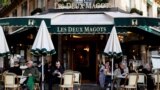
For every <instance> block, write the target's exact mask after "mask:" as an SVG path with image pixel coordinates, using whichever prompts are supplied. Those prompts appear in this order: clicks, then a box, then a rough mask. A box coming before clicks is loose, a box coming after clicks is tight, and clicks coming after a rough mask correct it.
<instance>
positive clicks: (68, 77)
mask: <svg viewBox="0 0 160 90" xmlns="http://www.w3.org/2000/svg"><path fill="white" fill-rule="evenodd" d="M73 82H74V74H73V73H72V72H65V73H64V74H63V75H62V78H61V82H60V90H65V89H66V88H68V89H71V90H73Z"/></svg>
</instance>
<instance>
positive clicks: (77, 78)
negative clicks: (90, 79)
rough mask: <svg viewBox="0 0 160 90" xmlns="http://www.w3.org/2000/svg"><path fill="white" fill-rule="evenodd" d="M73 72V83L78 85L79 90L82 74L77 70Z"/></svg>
mask: <svg viewBox="0 0 160 90" xmlns="http://www.w3.org/2000/svg"><path fill="white" fill-rule="evenodd" d="M73 73H74V85H77V86H78V90H80V86H81V79H82V75H81V73H80V72H79V71H73Z"/></svg>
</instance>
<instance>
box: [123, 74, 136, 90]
mask: <svg viewBox="0 0 160 90" xmlns="http://www.w3.org/2000/svg"><path fill="white" fill-rule="evenodd" d="M138 78H139V75H138V73H130V74H128V76H127V77H126V80H127V79H128V85H124V87H122V88H123V89H126V90H129V89H134V90H137V82H138Z"/></svg>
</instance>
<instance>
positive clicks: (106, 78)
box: [104, 61, 111, 87]
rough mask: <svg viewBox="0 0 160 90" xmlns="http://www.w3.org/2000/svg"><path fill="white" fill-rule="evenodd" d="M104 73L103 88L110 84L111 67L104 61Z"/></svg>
mask: <svg viewBox="0 0 160 90" xmlns="http://www.w3.org/2000/svg"><path fill="white" fill-rule="evenodd" d="M104 73H105V75H106V76H105V86H106V87H108V86H110V84H111V66H110V62H109V61H106V63H105V69H104Z"/></svg>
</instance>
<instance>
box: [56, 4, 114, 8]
mask: <svg viewBox="0 0 160 90" xmlns="http://www.w3.org/2000/svg"><path fill="white" fill-rule="evenodd" d="M56 6H58V9H86V8H111V7H113V5H112V4H111V3H96V4H92V3H66V4H65V5H64V4H56Z"/></svg>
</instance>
